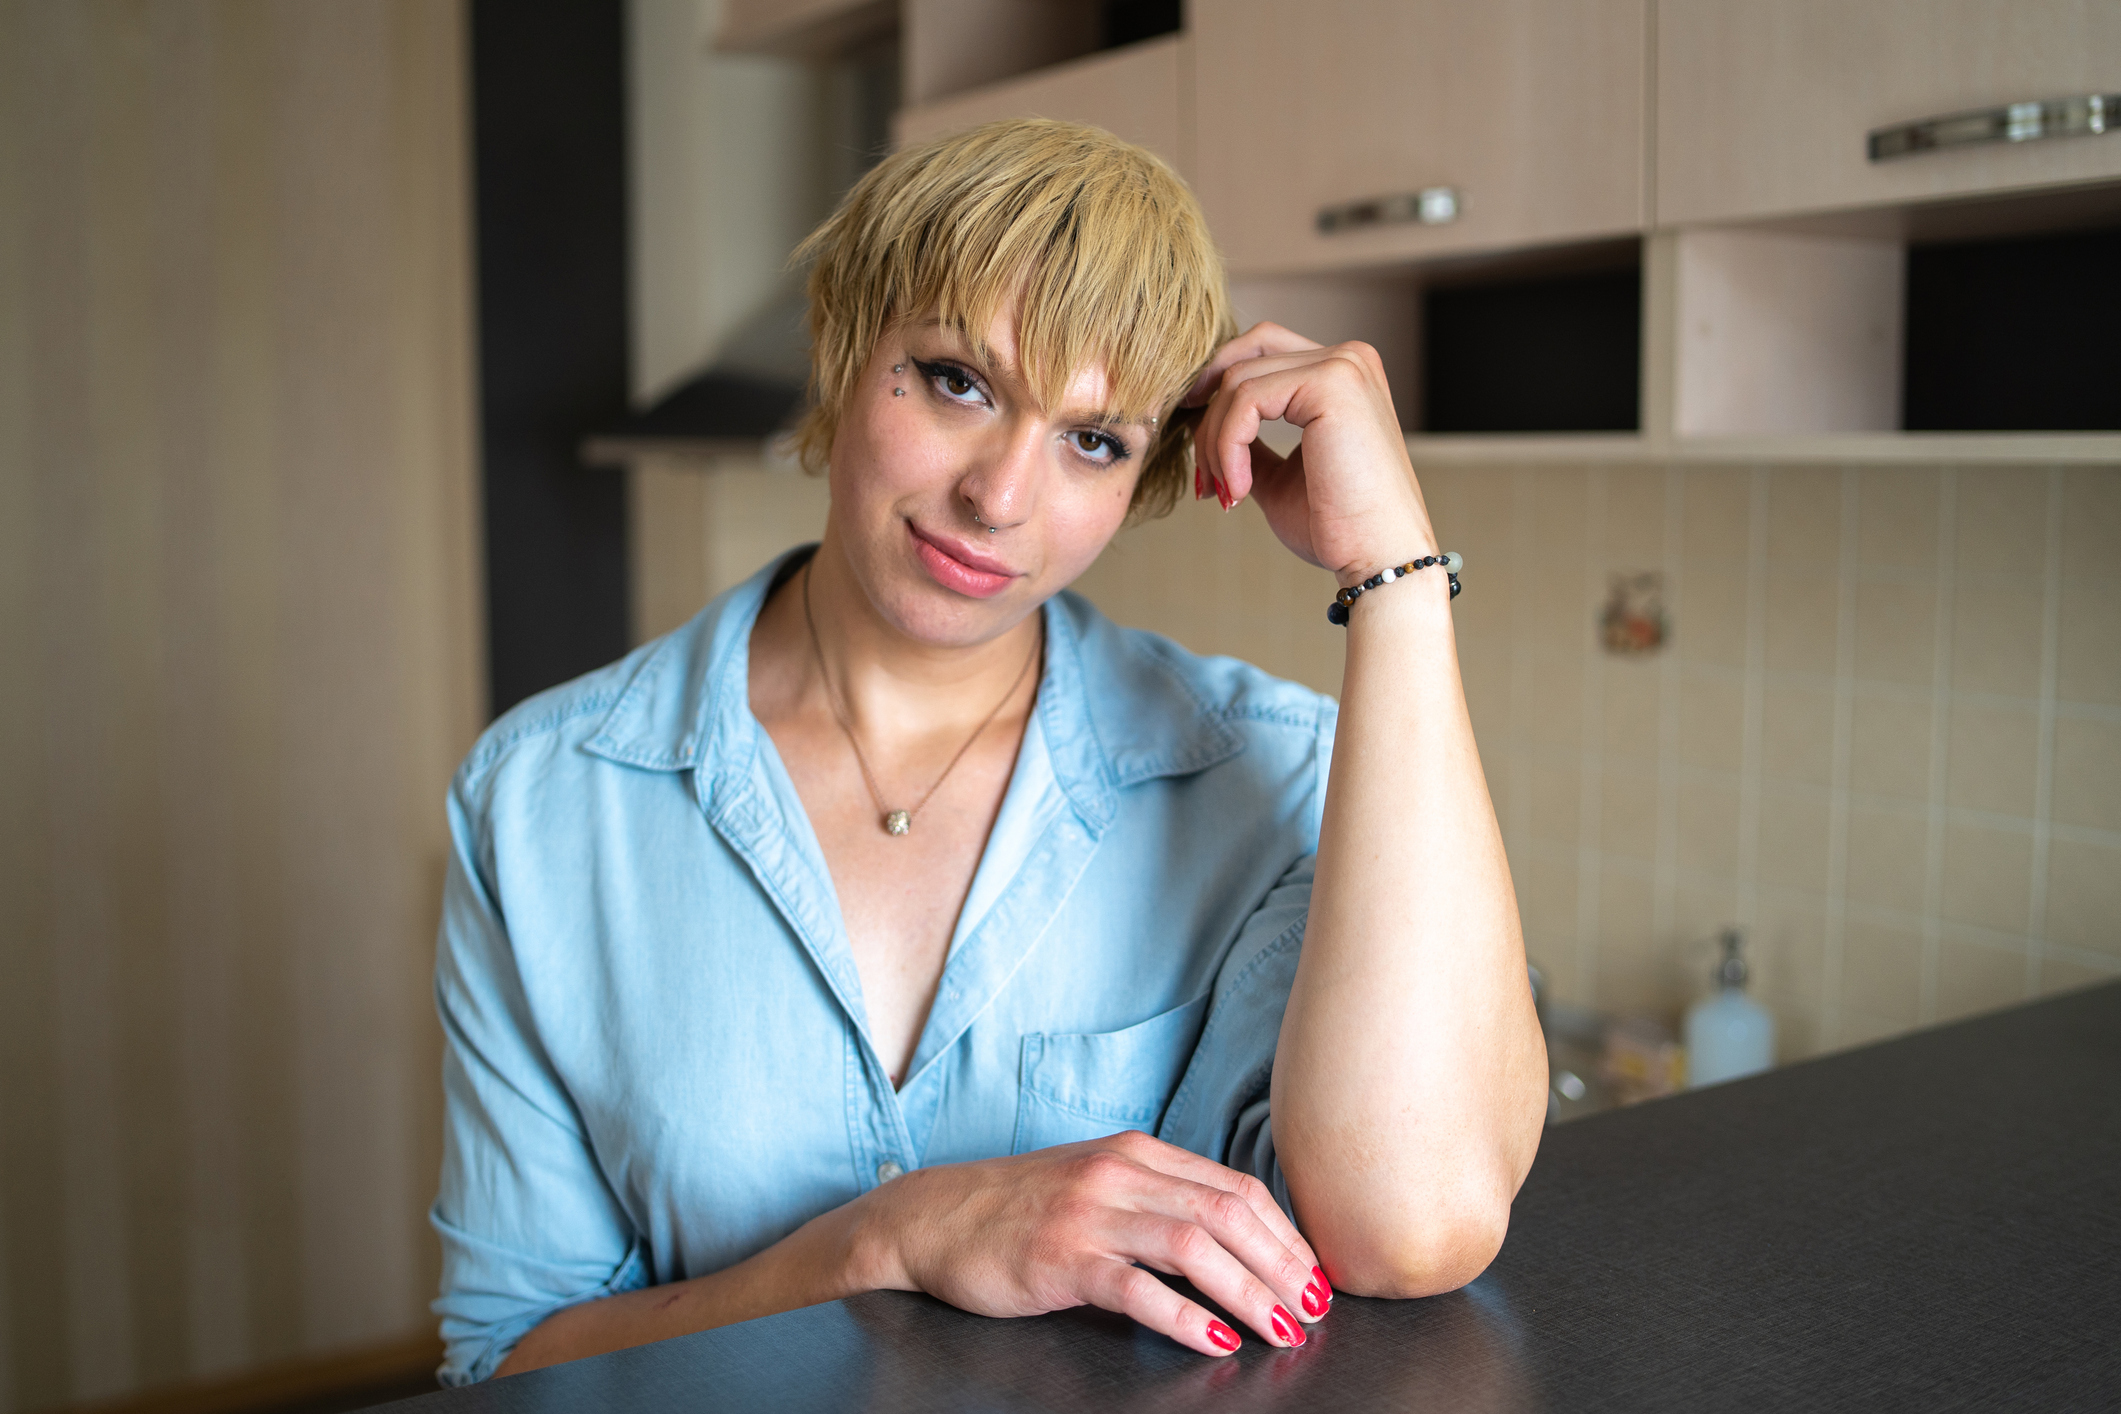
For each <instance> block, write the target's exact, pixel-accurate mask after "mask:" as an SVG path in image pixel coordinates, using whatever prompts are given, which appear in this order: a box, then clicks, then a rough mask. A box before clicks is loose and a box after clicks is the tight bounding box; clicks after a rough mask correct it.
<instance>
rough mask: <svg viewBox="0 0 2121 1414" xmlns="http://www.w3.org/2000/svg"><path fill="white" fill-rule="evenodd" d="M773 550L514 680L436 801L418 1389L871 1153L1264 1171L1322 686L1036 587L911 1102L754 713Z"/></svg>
mask: <svg viewBox="0 0 2121 1414" xmlns="http://www.w3.org/2000/svg"><path fill="white" fill-rule="evenodd" d="M786 562H787V561H786V560H785V559H783V560H782V561H779V562H777V563H776V564H775V565H769V566H768V567H767V568H766V569H765V570H762V571H760V573H759V574H758V575H756V576H754V577H753V578H752V579H751V580H750V581H749V582H748V583H745V584H743V585H741V586H739V587H738V588H736V589H734V590H731V591H730V592H729V593H727V594H725V595H723V596H722V597H721V598H719V599H717V600H715V601H714V602H713V603H712V604H709V605H708V606H707V608H706V609H705V610H703V611H702V612H701V613H700V615H699V616H698V617H697V618H695V619H694V620H693V621H692V622H691V623H690V624H688V625H686V626H685V627H684V628H681V629H679V630H678V631H677V632H675V633H673V634H671V635H670V636H668V637H667V638H663V639H660V640H658V641H657V642H654V643H651V644H648V645H647V646H645V647H643V648H641V649H639V650H637V651H636V652H634V653H633V654H631V655H629V656H628V657H626V658H625V659H623V660H622V661H620V662H618V663H615V664H613V665H612V666H610V667H608V668H605V669H603V670H601V671H599V672H595V673H591V674H590V675H589V676H587V677H584V678H581V679H578V680H577V681H575V682H572V683H569V684H567V685H565V686H563V687H559V688H556V689H554V690H552V691H550V692H547V693H544V694H542V695H540V696H538V697H534V698H532V699H530V700H529V701H528V702H525V703H523V704H522V705H521V706H519V707H517V708H515V709H514V710H513V711H511V712H509V713H508V714H507V715H506V716H504V717H502V718H501V719H500V720H499V721H498V722H496V723H495V724H494V725H493V726H492V728H490V729H489V730H488V731H487V732H486V734H485V736H484V737H482V738H481V739H480V741H479V743H478V745H477V746H476V747H475V748H474V749H473V751H472V753H471V755H470V756H469V757H468V758H466V760H465V762H464V764H463V766H462V768H461V769H460V770H459V771H458V773H457V776H456V779H455V781H454V783H453V785H452V787H451V791H450V796H449V820H450V828H451V832H452V835H453V837H454V840H455V849H454V851H453V854H452V856H451V859H450V870H449V877H448V883H447V887H446V890H445V894H444V898H443V906H442V925H441V936H440V942H439V946H438V956H437V959H436V969H435V997H436V1002H437V1005H438V1007H439V1009H440V1011H441V1018H442V1026H443V1030H444V1034H445V1038H446V1049H445V1056H444V1069H443V1082H444V1090H445V1102H446V1121H445V1122H446V1148H445V1157H444V1161H443V1168H442V1182H441V1193H440V1196H439V1197H438V1198H437V1199H436V1202H435V1206H434V1212H433V1220H434V1225H435V1228H436V1230H437V1231H438V1232H439V1233H440V1234H441V1239H442V1257H443V1263H442V1294H441V1297H440V1299H439V1300H438V1301H437V1302H436V1303H435V1309H436V1311H437V1312H438V1313H439V1314H440V1315H441V1317H442V1334H443V1336H444V1338H445V1339H446V1340H447V1342H448V1346H449V1353H448V1358H447V1361H446V1363H445V1364H444V1366H443V1369H442V1375H443V1379H444V1381H445V1382H447V1383H452V1384H463V1383H467V1382H470V1381H473V1380H479V1379H483V1378H485V1377H486V1376H488V1375H490V1374H492V1373H493V1370H494V1367H495V1366H496V1365H498V1364H499V1363H500V1362H501V1361H502V1359H504V1358H505V1357H506V1356H507V1354H508V1352H509V1351H510V1350H511V1349H513V1348H514V1347H515V1344H516V1342H517V1341H519V1340H521V1339H522V1337H523V1336H524V1335H525V1334H526V1333H527V1332H528V1331H529V1330H530V1329H531V1327H533V1326H535V1325H536V1324H537V1323H538V1322H540V1321H542V1320H543V1319H544V1318H545V1317H547V1316H549V1315H551V1314H552V1313H553V1312H554V1311H556V1310H558V1309H560V1308H562V1307H564V1306H567V1305H570V1304H572V1303H575V1302H579V1301H584V1300H588V1299H591V1298H594V1297H598V1296H603V1295H607V1294H609V1293H612V1292H618V1291H624V1290H628V1289H630V1288H634V1287H639V1286H645V1285H649V1284H652V1283H661V1282H668V1281H675V1280H681V1279H683V1278H686V1277H691V1276H698V1275H701V1274H703V1273H707V1272H713V1271H717V1270H720V1269H721V1268H724V1267H727V1266H729V1265H731V1264H732V1263H735V1262H738V1261H741V1260H743V1259H744V1258H745V1257H748V1256H750V1255H751V1254H752V1253H754V1252H757V1251H759V1250H760V1249H761V1248H764V1247H766V1246H769V1245H771V1244H772V1243H773V1242H775V1241H777V1240H778V1239H779V1238H781V1237H783V1236H785V1235H786V1234H787V1233H789V1232H792V1231H793V1230H794V1229H796V1228H797V1227H799V1226H801V1225H802V1224H803V1223H804V1222H806V1221H808V1220H809V1219H810V1218H812V1217H814V1216H816V1215H817V1214H818V1213H821V1212H824V1211H826V1210H827V1209H830V1208H833V1207H836V1206H838V1205H840V1204H842V1203H845V1202H847V1201H849V1200H850V1199H853V1198H855V1197H857V1196H859V1195H860V1194H862V1193H864V1192H867V1191H868V1190H869V1189H870V1188H872V1187H874V1186H876V1185H877V1183H878V1182H880V1181H881V1180H883V1179H885V1178H888V1177H889V1176H891V1175H892V1174H894V1173H895V1172H896V1169H895V1168H894V1167H893V1166H897V1167H900V1168H913V1167H916V1166H919V1165H923V1164H945V1163H953V1162H958V1161H961V1160H967V1159H981V1158H988V1157H992V1156H995V1155H1001V1154H1012V1153H1021V1152H1024V1151H1026V1150H1031V1149H1039V1148H1044V1147H1046V1146H1048V1145H1052V1144H1063V1143H1068V1142H1072V1141H1074V1140H1079V1139H1090V1138H1097V1137H1100V1136H1103V1135H1107V1134H1112V1133H1116V1132H1118V1131H1120V1130H1125V1129H1140V1130H1144V1131H1147V1132H1149V1133H1152V1134H1155V1135H1157V1136H1159V1137H1160V1138H1163V1139H1165V1140H1168V1141H1169V1142H1171V1143H1173V1144H1178V1145H1181V1146H1183V1147H1185V1148H1187V1149H1190V1150H1193V1151H1194V1152H1196V1153H1199V1154H1203V1155H1206V1156H1207V1157H1209V1158H1211V1159H1216V1160H1219V1161H1221V1162H1223V1163H1227V1164H1229V1165H1231V1166H1233V1167H1235V1168H1239V1169H1243V1170H1245V1171H1247V1172H1250V1173H1253V1174H1256V1175H1258V1176H1259V1177H1260V1178H1261V1179H1263V1180H1265V1181H1266V1182H1267V1183H1268V1184H1269V1185H1270V1186H1271V1187H1272V1188H1273V1189H1274V1191H1275V1193H1276V1195H1277V1197H1279V1198H1280V1200H1281V1201H1282V1203H1283V1205H1284V1206H1287V1202H1288V1198H1287V1192H1286V1189H1285V1188H1284V1186H1283V1184H1282V1182H1281V1175H1280V1172H1279V1169H1278V1167H1277V1165H1276V1163H1275V1159H1274V1143H1273V1135H1272V1130H1271V1127H1270V1125H1269V1123H1268V1114H1267V1091H1268V1083H1267V1082H1268V1075H1269V1071H1270V1069H1271V1067H1272V1065H1273V1061H1274V1047H1275V1041H1276V1037H1277V1035H1278V1033H1279V1030H1280V1026H1281V1017H1282V1011H1283V1008H1284V1006H1285V1004H1286V1002H1287V1000H1288V994H1289V985H1290V982H1291V980H1292V979H1293V977H1294V975H1295V969H1296V958H1297V953H1298V949H1299V948H1300V946H1301V944H1302V938H1303V928H1304V916H1305V913H1306V911H1307V910H1308V908H1309V905H1310V896H1311V875H1312V863H1313V856H1314V854H1315V852H1316V850H1317V847H1318V828H1319V815H1320V810H1321V807H1322V805H1323V802H1324V798H1325V784H1326V772H1327V762H1328V756H1329V752H1330V750H1331V745H1332V736H1333V724H1334V714H1335V708H1334V704H1333V701H1332V699H1330V698H1327V697H1322V696H1320V695H1319V694H1317V693H1315V692H1312V691H1310V690H1308V689H1306V688H1302V687H1299V686H1296V685H1295V684H1292V683H1287V682H1282V681H1280V680H1278V679H1275V678H1271V677H1269V676H1267V675H1266V674H1265V673H1262V672H1260V671H1259V670H1258V669H1256V668H1253V667H1251V666H1249V665H1247V664H1245V663H1240V662H1237V661H1235V660H1233V659H1228V658H1201V657H1196V656H1194V655H1193V654H1190V653H1187V652H1186V651H1184V650H1183V649H1181V648H1179V647H1177V646H1176V645H1175V644H1173V643H1171V642H1170V641H1169V640H1167V639H1163V638H1159V637H1157V636H1155V635H1153V634H1147V633H1142V632H1138V631H1135V630H1131V629H1123V628H1119V627H1117V626H1115V625H1114V624H1112V623H1111V622H1109V621H1108V620H1106V619H1105V618H1104V617H1103V616H1102V615H1101V614H1099V613H1098V612H1097V610H1095V609H1094V608H1092V607H1091V606H1090V605H1089V603H1088V602H1086V601H1085V600H1083V599H1081V598H1079V597H1077V596H1075V595H1073V594H1062V595H1060V596H1058V597H1056V598H1054V599H1052V600H1050V601H1048V603H1047V604H1046V606H1045V608H1044V610H1043V612H1044V614H1045V622H1046V645H1047V648H1046V664H1045V672H1044V675H1043V677H1042V678H1041V679H1040V682H1039V690H1038V701H1037V706H1036V708H1035V710H1034V711H1033V713H1032V715H1031V718H1030V722H1029V725H1028V726H1027V728H1026V730H1025V733H1024V741H1023V746H1022V748H1021V750H1020V751H1019V753H1018V756H1017V762H1016V767H1015V771H1014V774H1013V775H1012V776H1011V778H1010V782H1009V787H1008V791H1007V793H1006V795H1005V796H1004V798H1003V801H1002V808H1001V813H1000V815H999V816H998V818H997V819H996V822H995V826H994V830H993V833H992V835H991V836H990V838H989V839H988V842H987V846H986V850H985V852H984V853H983V854H982V855H981V858H980V863H979V868H978V871H977V873H976V874H975V876H974V879H973V883H972V889H971V893H970V894H969V896H968V897H967V899H966V901H965V907H964V910H963V912H962V914H961V915H960V917H959V918H958V921H957V927H956V931H955V933H954V934H953V936H952V938H951V942H950V951H949V957H948V961H947V962H946V964H945V966H944V969H943V976H942V981H941V985H940V986H939V987H938V988H937V990H936V994H935V1002H934V1007H933V1009H932V1010H931V1012H930V1013H929V1015H928V1019H927V1025H926V1028H925V1029H924V1030H923V1031H922V1033H921V1037H920V1041H919V1044H918V1047H917V1049H916V1051H915V1053H914V1057H913V1063H912V1066H911V1067H910V1070H909V1073H908V1076H907V1079H906V1082H905V1084H904V1086H903V1087H902V1088H900V1089H898V1090H896V1091H894V1090H893V1088H892V1084H891V1081H890V1079H889V1077H888V1073H887V1070H886V1067H885V1065H884V1063H883V1061H882V1060H881V1059H880V1058H879V1057H878V1055H877V1052H876V1048H875V1047H874V1046H873V1045H872V1044H871V1043H870V1039H869V1035H868V1028H867V1023H866V1019H865V1017H866V1014H865V1012H864V1010H863V1005H862V988H861V980H860V978H859V977H858V975H857V974H856V971H855V966H854V959H853V956H852V954H851V952H850V951H849V948H848V944H847V933H846V928H845V926H844V924H843V923H842V920H841V917H840V909H839V902H838V899H837V897H836V896H835V894H834V892H833V887H832V878H831V875H830V874H829V873H828V872H827V870H826V865H825V860H824V857H823V854H822V853H821V851H820V850H819V848H818V843H817V838H816V836H815V835H814V834H813V833H812V831H811V828H810V822H809V819H808V818H807V817H806V816H805V814H804V812H803V807H802V804H801V802H800V800H799V799H798V797H797V795H796V793H795V789H794V786H793V784H792V783H791V781H790V779H789V776H788V772H787V770H786V769H785V768H784V767H783V765H782V763H781V759H780V756H779V754H778V752H777V751H776V750H775V748H774V745H773V741H772V739H771V738H770V737H769V736H768V735H767V734H766V732H765V731H764V730H763V729H762V728H761V727H760V725H759V722H758V719H757V718H755V717H754V716H753V715H752V714H751V706H750V692H749V658H750V651H749V646H750V638H751V627H752V623H753V621H754V620H755V619H756V618H757V616H758V612H759V609H760V606H761V605H762V604H763V603H764V601H765V598H766V595H767V592H768V588H769V585H770V584H771V583H772V580H773V573H774V571H775V570H776V569H778V568H779V567H780V565H781V564H784V563H786Z"/></svg>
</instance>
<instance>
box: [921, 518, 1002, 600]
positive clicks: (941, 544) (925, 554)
mask: <svg viewBox="0 0 2121 1414" xmlns="http://www.w3.org/2000/svg"><path fill="white" fill-rule="evenodd" d="M906 529H907V531H908V532H909V533H911V535H912V536H913V548H914V551H915V553H917V554H918V555H919V556H920V557H921V563H922V564H924V565H926V566H927V567H928V573H929V575H930V577H932V578H933V579H934V580H935V582H936V583H937V584H940V585H941V586H943V588H945V589H954V590H956V591H957V592H958V593H960V594H966V595H970V596H971V597H972V598H974V599H992V598H993V597H994V596H995V595H997V594H999V593H1001V592H1002V591H1003V590H1004V589H1007V588H1008V587H1009V581H1010V580H1012V579H1015V578H1016V575H1015V574H1013V573H1011V572H1010V571H1008V570H1007V569H1005V568H1004V567H1003V566H1002V565H1001V563H1000V562H999V561H996V560H990V559H988V558H987V557H986V556H985V555H981V554H977V553H975V552H973V551H972V550H971V549H969V548H968V547H966V546H964V545H962V544H959V543H958V542H956V541H953V540H947V539H944V538H943V537H941V536H930V535H928V534H925V533H924V532H923V531H921V530H920V528H919V527H917V526H915V525H914V524H913V523H912V522H911V521H908V522H907V523H906Z"/></svg>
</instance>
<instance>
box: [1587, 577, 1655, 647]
mask: <svg viewBox="0 0 2121 1414" xmlns="http://www.w3.org/2000/svg"><path fill="white" fill-rule="evenodd" d="M1608 584H1609V588H1608V590H1607V593H1606V601H1605V612H1604V614H1602V615H1600V617H1599V620H1598V624H1599V630H1600V633H1601V636H1602V637H1603V638H1604V640H1605V651H1606V652H1608V653H1618V654H1620V655H1622V656H1624V657H1632V656H1634V655H1637V654H1642V653H1654V652H1656V651H1657V650H1658V649H1659V648H1662V647H1663V646H1664V641H1665V639H1666V638H1667V637H1669V636H1670V634H1671V625H1670V623H1669V622H1668V621H1667V620H1666V618H1665V614H1664V575H1663V573H1662V572H1661V571H1658V570H1639V571H1634V572H1630V573H1616V574H1614V575H1613V576H1612V577H1611V578H1610V580H1609V581H1608Z"/></svg>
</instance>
